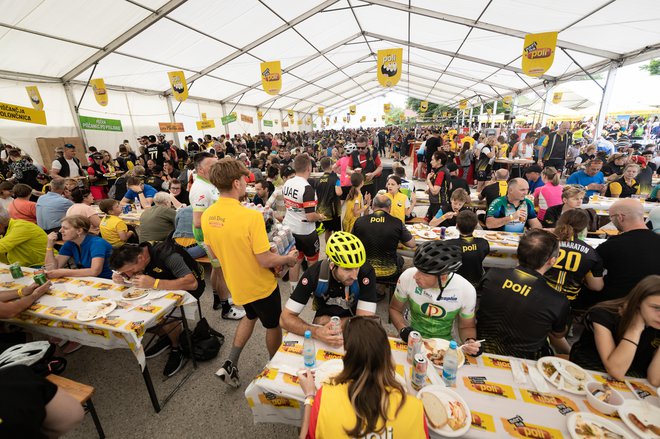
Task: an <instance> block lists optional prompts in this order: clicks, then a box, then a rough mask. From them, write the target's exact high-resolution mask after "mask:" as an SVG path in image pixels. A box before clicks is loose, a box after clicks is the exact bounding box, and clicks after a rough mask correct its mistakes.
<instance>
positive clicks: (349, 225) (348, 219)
mask: <svg viewBox="0 0 660 439" xmlns="http://www.w3.org/2000/svg"><path fill="white" fill-rule="evenodd" d="M356 205H357V207H358V208H359V209H362V208H363V207H364V204H363V199H362V193H358V196H357V197H355V198H353V199H350V200H346V213H344V221H343V222H342V229H344V232H349V233H350V232H351V230H353V224H355V220H356V219H357V217H356V216H354V215H353V208H354V207H355V206H356Z"/></svg>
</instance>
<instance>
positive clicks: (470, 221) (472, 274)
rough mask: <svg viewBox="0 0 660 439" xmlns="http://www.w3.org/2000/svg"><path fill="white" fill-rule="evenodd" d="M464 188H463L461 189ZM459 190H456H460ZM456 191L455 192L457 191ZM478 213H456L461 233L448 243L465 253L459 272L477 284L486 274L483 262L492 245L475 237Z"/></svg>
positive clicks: (464, 211)
mask: <svg viewBox="0 0 660 439" xmlns="http://www.w3.org/2000/svg"><path fill="white" fill-rule="evenodd" d="M459 190H462V189H459ZM459 190H457V191H456V192H458V191H459ZM456 192H454V193H456ZM477 223H478V220H477V214H476V213H474V212H472V211H471V210H463V211H461V212H459V213H458V215H456V228H457V229H458V232H459V233H460V235H461V236H460V237H459V238H457V239H448V240H447V241H446V243H447V244H452V245H456V246H458V248H460V249H461V252H462V254H463V265H461V268H459V269H458V271H457V273H458V274H460V275H461V276H463V277H464V278H465V279H467V280H468V281H469V282H470V283H471V284H472V285H474V286H477V285H478V284H479V281H480V280H481V277H482V276H483V274H484V268H483V262H484V259H486V256H488V253H490V245H489V244H488V241H486V240H485V239H483V238H475V237H474V236H473V235H472V233H473V232H474V229H475V228H476V227H477Z"/></svg>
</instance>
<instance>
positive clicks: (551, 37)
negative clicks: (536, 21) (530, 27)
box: [522, 32, 557, 77]
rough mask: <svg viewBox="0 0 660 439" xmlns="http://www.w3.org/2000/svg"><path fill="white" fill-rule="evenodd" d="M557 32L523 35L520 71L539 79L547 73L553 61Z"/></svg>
mask: <svg viewBox="0 0 660 439" xmlns="http://www.w3.org/2000/svg"><path fill="white" fill-rule="evenodd" d="M556 50H557V32H544V33H541V34H527V35H525V42H524V44H523V51H522V70H523V73H524V74H526V75H527V76H534V77H539V76H541V75H543V74H544V73H545V72H547V71H548V70H549V69H550V67H552V63H553V61H554V60H555V51H556Z"/></svg>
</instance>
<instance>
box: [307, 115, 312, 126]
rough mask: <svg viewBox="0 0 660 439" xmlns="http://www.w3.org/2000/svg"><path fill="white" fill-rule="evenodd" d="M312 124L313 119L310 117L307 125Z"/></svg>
mask: <svg viewBox="0 0 660 439" xmlns="http://www.w3.org/2000/svg"><path fill="white" fill-rule="evenodd" d="M311 123H312V118H311V117H308V118H307V125H309V124H311Z"/></svg>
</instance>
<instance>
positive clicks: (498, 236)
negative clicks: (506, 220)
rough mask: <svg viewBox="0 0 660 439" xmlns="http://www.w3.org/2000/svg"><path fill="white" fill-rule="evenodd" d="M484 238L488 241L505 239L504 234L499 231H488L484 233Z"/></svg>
mask: <svg viewBox="0 0 660 439" xmlns="http://www.w3.org/2000/svg"><path fill="white" fill-rule="evenodd" d="M484 238H485V239H487V240H488V241H502V240H503V239H504V235H502V234H500V233H497V232H486V233H484Z"/></svg>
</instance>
